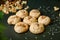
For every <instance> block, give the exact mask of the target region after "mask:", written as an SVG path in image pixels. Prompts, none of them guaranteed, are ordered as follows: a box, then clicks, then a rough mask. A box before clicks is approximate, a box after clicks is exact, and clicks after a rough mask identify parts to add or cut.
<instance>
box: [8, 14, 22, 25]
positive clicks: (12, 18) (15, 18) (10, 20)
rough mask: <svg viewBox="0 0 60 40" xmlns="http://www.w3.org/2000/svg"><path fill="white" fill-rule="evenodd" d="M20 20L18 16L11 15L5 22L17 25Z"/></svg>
mask: <svg viewBox="0 0 60 40" xmlns="http://www.w3.org/2000/svg"><path fill="white" fill-rule="evenodd" d="M20 20H21V19H20V18H19V17H18V16H16V15H11V16H10V17H9V18H8V20H7V22H8V24H16V23H18V22H19V21H20Z"/></svg>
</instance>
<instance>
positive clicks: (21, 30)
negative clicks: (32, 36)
mask: <svg viewBox="0 0 60 40" xmlns="http://www.w3.org/2000/svg"><path fill="white" fill-rule="evenodd" d="M14 30H15V32H17V33H24V32H26V31H28V25H27V24H25V23H23V22H19V23H17V24H16V25H15V26H14Z"/></svg>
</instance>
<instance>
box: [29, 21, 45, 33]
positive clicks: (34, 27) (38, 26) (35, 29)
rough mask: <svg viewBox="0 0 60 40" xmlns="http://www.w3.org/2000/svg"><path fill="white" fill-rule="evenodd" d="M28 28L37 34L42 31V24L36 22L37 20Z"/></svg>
mask: <svg viewBox="0 0 60 40" xmlns="http://www.w3.org/2000/svg"><path fill="white" fill-rule="evenodd" d="M29 30H30V32H31V33H33V34H39V33H42V32H44V25H43V24H38V23H37V22H35V23H32V24H31V25H30V28H29Z"/></svg>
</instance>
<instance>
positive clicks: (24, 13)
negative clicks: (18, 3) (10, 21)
mask: <svg viewBox="0 0 60 40" xmlns="http://www.w3.org/2000/svg"><path fill="white" fill-rule="evenodd" d="M16 16H19V17H20V18H24V17H26V16H28V12H27V11H26V10H19V11H18V12H17V13H16Z"/></svg>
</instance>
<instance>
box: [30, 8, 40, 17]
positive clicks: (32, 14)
mask: <svg viewBox="0 0 60 40" xmlns="http://www.w3.org/2000/svg"><path fill="white" fill-rule="evenodd" d="M39 15H40V11H39V10H37V9H33V10H31V11H30V16H31V17H35V18H38V17H39Z"/></svg>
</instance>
